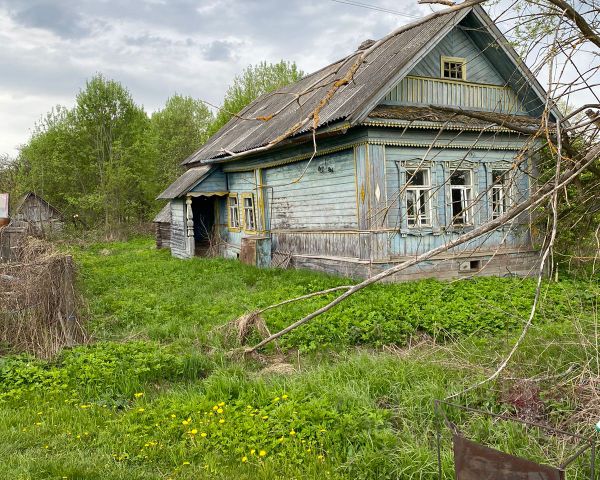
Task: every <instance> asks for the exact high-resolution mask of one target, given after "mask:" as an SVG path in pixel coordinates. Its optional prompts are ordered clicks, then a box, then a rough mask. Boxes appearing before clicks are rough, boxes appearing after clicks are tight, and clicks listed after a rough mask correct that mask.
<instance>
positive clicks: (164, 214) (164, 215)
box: [152, 202, 171, 223]
mask: <svg viewBox="0 0 600 480" xmlns="http://www.w3.org/2000/svg"><path fill="white" fill-rule="evenodd" d="M152 222H153V223H171V202H167V204H166V205H165V206H164V207H163V208H162V209H161V211H160V212H158V213H157V214H156V217H154V220H152Z"/></svg>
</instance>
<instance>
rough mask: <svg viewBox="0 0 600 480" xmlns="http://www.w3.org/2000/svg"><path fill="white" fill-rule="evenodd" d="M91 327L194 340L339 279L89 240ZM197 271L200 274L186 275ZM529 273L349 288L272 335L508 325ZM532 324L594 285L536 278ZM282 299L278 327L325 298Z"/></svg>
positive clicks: (585, 298) (296, 340)
mask: <svg viewBox="0 0 600 480" xmlns="http://www.w3.org/2000/svg"><path fill="white" fill-rule="evenodd" d="M74 253H75V255H76V258H77V259H78V260H79V261H80V262H81V265H82V272H81V274H82V276H83V279H84V284H83V286H84V288H85V290H86V293H87V296H88V298H90V299H91V304H90V307H91V309H92V311H93V314H94V318H95V320H94V321H95V327H96V329H97V334H100V335H102V336H104V335H106V336H108V338H111V337H112V335H115V334H119V335H131V334H137V332H139V331H144V333H145V334H147V335H149V336H150V337H151V338H153V339H155V340H161V341H162V340H177V339H181V338H199V339H201V340H202V341H213V340H214V339H213V337H212V336H211V334H210V332H211V330H212V328H213V327H215V326H218V325H223V324H225V323H227V322H229V321H231V320H233V319H234V318H236V317H237V316H239V315H242V314H244V313H247V312H248V311H251V310H254V309H258V308H261V307H266V306H268V305H271V304H273V303H276V302H278V301H282V300H286V299H289V298H294V297H298V296H301V295H304V294H307V293H311V292H315V291H319V290H324V289H327V288H330V287H334V286H338V285H345V284H348V283H349V281H348V280H344V279H340V278H336V277H330V276H327V275H322V274H318V273H315V272H309V271H292V270H261V269H256V268H253V267H248V266H245V265H242V264H240V263H239V262H236V261H230V260H225V259H221V258H215V259H200V258H194V259H192V260H190V261H186V262H181V261H179V260H176V259H173V258H172V257H171V256H170V254H169V252H165V251H159V252H157V251H155V250H154V248H153V245H152V242H151V241H148V240H145V239H139V240H137V241H135V242H130V243H127V244H125V243H112V244H96V245H93V246H91V247H89V248H87V249H85V250H79V249H77V250H75V251H74ZM200 278H201V279H203V281H202V282H196V281H190V279H200ZM534 291H535V282H534V280H532V279H517V278H478V279H473V280H464V281H459V282H453V283H448V282H441V281H437V280H424V281H419V282H407V283H399V284H382V285H374V286H372V287H369V288H368V289H365V290H363V291H362V292H360V293H358V294H356V295H353V296H352V297H350V298H349V299H347V300H346V301H344V302H343V303H342V304H340V305H339V306H337V307H335V308H334V309H332V310H330V311H329V312H327V313H326V314H324V315H322V316H320V317H317V318H316V319H314V320H313V321H311V322H309V323H308V324H306V325H304V326H303V327H301V328H299V329H297V330H295V331H293V332H291V333H290V334H289V335H287V336H285V337H284V338H283V339H282V343H281V346H282V347H286V348H301V349H303V350H316V349H319V348H322V347H328V348H335V349H343V348H346V347H348V346H354V345H367V346H381V345H390V344H395V345H404V344H405V343H406V340H407V339H408V338H409V337H410V336H412V335H415V334H419V333H420V332H426V333H428V334H430V335H432V336H435V337H437V338H439V339H447V338H453V337H456V336H462V335H468V334H473V333H476V332H477V333H500V332H506V331H510V330H513V329H515V328H518V327H519V326H520V325H522V323H523V322H524V320H525V319H526V318H527V317H528V316H529V310H530V308H531V302H532V300H533V297H534ZM543 293H544V296H543V302H542V305H541V309H540V311H539V313H538V315H537V318H536V322H547V321H549V320H552V321H557V320H562V319H564V318H566V317H568V316H569V315H571V313H572V312H571V309H570V304H571V303H572V302H574V301H576V302H577V303H578V304H581V305H585V306H589V305H590V304H592V303H593V302H594V301H595V300H594V299H595V296H596V295H597V294H598V291H597V290H581V289H580V288H579V286H578V284H577V283H576V282H570V281H562V282H560V283H548V284H546V285H545V286H544V290H543ZM333 298H334V297H333V295H329V296H328V297H321V298H314V299H311V300H307V301H303V302H299V303H295V304H289V305H287V306H286V307H285V308H281V309H277V310H272V311H270V312H268V313H267V314H266V315H265V319H266V321H267V324H268V326H269V328H270V330H271V331H277V330H280V329H282V328H284V327H286V326H287V325H289V324H290V323H292V322H294V321H296V320H298V319H299V318H302V317H303V316H304V315H306V314H308V313H310V312H311V311H313V310H315V309H317V308H319V307H321V306H323V305H325V304H326V303H327V301H328V300H332V299H333Z"/></svg>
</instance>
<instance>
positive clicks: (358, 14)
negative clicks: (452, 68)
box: [0, 0, 509, 156]
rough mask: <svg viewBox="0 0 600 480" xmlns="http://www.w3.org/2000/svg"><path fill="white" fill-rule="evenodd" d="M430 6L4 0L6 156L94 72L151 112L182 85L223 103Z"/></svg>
mask: <svg viewBox="0 0 600 480" xmlns="http://www.w3.org/2000/svg"><path fill="white" fill-rule="evenodd" d="M347 1H350V3H353V2H354V3H357V2H358V3H363V4H365V3H366V4H368V5H371V6H375V7H377V8H379V9H380V10H372V9H366V8H359V7H357V6H353V5H349V4H347V3H344V2H347ZM507 1H509V0H501V1H500V4H502V2H507ZM500 4H497V6H498V5H500ZM500 6H501V5H500ZM381 9H383V10H386V9H388V10H393V11H395V12H400V13H402V15H398V14H393V13H385V12H383V11H381ZM500 10H501V8H500ZM430 12H431V7H430V6H424V5H418V4H417V0H128V1H123V0H78V1H77V0H71V1H66V0H0V154H3V153H8V154H10V155H12V156H14V155H16V154H17V151H18V146H19V145H22V144H24V143H26V142H27V141H28V139H29V137H30V135H31V131H32V128H33V127H34V125H35V123H36V121H37V120H39V119H40V118H41V116H42V115H44V114H45V113H46V112H48V111H50V110H51V109H52V108H53V107H54V106H56V105H63V106H66V107H71V106H72V105H73V104H74V100H75V96H76V95H77V93H78V91H79V90H80V89H82V88H83V87H84V86H85V81H86V79H89V78H90V77H92V76H93V75H94V74H95V73H102V74H104V75H105V76H106V77H108V78H111V79H114V80H117V81H120V82H121V83H122V84H123V85H125V86H126V87H127V88H128V89H129V91H130V92H131V94H132V96H133V98H134V100H135V101H136V102H137V103H138V104H141V105H143V106H144V108H145V109H146V111H147V112H148V113H151V112H153V111H155V110H158V109H160V108H161V107H162V106H163V105H164V104H165V102H166V100H167V99H168V98H169V97H170V96H171V95H173V94H175V93H178V94H182V95H191V96H192V97H195V98H200V99H203V100H206V101H208V102H210V103H212V104H215V105H219V104H220V103H221V101H222V98H223V95H224V93H225V91H226V89H227V86H228V85H229V84H230V82H231V80H232V79H233V77H234V76H235V75H237V74H239V73H240V72H242V70H243V69H244V68H245V67H247V66H248V65H251V64H256V63H258V62H260V61H263V60H266V61H269V62H278V61H279V60H282V59H284V60H290V61H295V62H296V63H297V64H298V66H299V67H300V68H301V69H302V70H304V72H306V73H310V72H312V71H314V70H317V69H319V68H321V67H323V66H325V65H327V64H328V63H331V62H332V61H334V60H337V59H339V58H341V57H343V56H345V55H347V54H349V53H351V52H352V51H354V50H355V49H356V48H357V47H358V45H360V44H361V43H362V42H363V41H364V40H366V39H369V38H371V39H377V38H380V37H382V36H384V35H385V34H387V33H389V32H390V31H392V30H394V29H395V28H397V27H399V26H401V25H403V24H405V23H408V22H410V21H414V19H415V18H418V17H420V16H423V15H426V14H427V13H430Z"/></svg>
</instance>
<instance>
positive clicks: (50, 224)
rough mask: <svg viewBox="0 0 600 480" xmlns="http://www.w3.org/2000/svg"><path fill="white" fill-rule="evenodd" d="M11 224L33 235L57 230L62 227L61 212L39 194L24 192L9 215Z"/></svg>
mask: <svg viewBox="0 0 600 480" xmlns="http://www.w3.org/2000/svg"><path fill="white" fill-rule="evenodd" d="M11 226H13V227H23V228H27V230H28V231H29V232H30V233H32V234H34V235H46V234H49V233H53V232H59V231H61V230H62V229H63V227H64V218H63V215H62V213H61V212H60V211H59V210H58V209H56V208H55V207H53V206H52V205H50V204H49V203H48V202H47V201H46V200H44V199H43V198H42V197H40V196H39V195H37V194H35V193H33V192H29V193H27V194H25V195H24V196H23V197H22V198H21V200H20V201H19V203H18V204H17V206H16V207H15V210H14V212H13V213H12V215H11Z"/></svg>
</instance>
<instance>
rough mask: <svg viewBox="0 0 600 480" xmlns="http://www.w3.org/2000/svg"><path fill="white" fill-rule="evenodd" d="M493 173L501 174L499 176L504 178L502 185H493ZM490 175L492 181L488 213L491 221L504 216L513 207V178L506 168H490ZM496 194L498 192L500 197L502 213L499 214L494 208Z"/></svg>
mask: <svg viewBox="0 0 600 480" xmlns="http://www.w3.org/2000/svg"><path fill="white" fill-rule="evenodd" d="M494 172H502V173H501V175H502V176H503V177H504V179H503V181H502V183H499V184H498V183H494ZM491 175H492V181H491V187H490V213H491V218H492V220H496V219H497V218H500V217H501V216H502V215H504V214H505V213H506V212H507V211H508V210H510V208H511V206H512V205H513V198H512V192H513V183H514V182H513V176H512V175H511V170H510V169H507V168H492V170H491ZM496 192H499V193H500V196H501V197H502V199H501V200H502V205H501V207H502V208H501V210H502V211H500V212H497V211H496V209H495V208H494V204H495V200H494V196H495V193H496Z"/></svg>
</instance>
